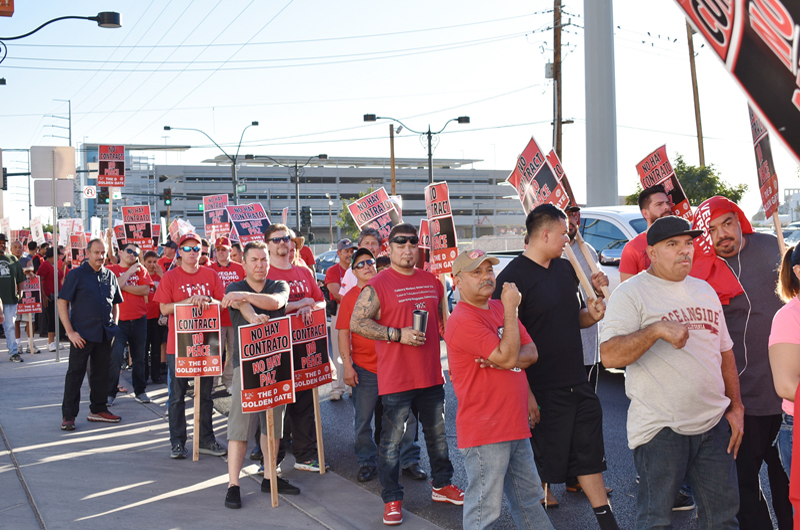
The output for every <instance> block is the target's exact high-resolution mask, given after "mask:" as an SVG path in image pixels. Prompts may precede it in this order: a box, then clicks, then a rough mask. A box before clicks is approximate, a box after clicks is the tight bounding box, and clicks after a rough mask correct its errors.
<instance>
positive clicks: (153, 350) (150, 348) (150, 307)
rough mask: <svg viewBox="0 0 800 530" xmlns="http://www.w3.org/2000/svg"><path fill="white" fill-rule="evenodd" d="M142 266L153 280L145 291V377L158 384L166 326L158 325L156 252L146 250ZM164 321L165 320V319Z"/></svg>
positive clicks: (164, 359)
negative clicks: (148, 289)
mask: <svg viewBox="0 0 800 530" xmlns="http://www.w3.org/2000/svg"><path fill="white" fill-rule="evenodd" d="M144 268H145V270H147V274H149V275H150V279H151V280H153V283H152V285H150V292H149V293H147V342H146V344H145V365H144V368H145V370H144V372H145V379H147V378H148V377H150V378H151V380H152V381H153V384H155V385H160V384H161V383H163V381H162V380H161V363H165V365H166V362H167V344H166V343H165V342H164V340H163V339H164V336H165V334H166V331H167V326H165V325H164V326H159V325H158V321H159V317H161V307H160V304H159V303H158V302H156V301H155V296H156V291H157V290H158V284H159V283H161V276H162V274H161V267H159V266H158V254H157V253H156V251H154V250H148V251H147V252H145V253H144ZM165 322H166V320H165Z"/></svg>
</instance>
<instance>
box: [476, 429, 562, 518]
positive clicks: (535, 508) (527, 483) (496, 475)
mask: <svg viewBox="0 0 800 530" xmlns="http://www.w3.org/2000/svg"><path fill="white" fill-rule="evenodd" d="M461 453H462V454H463V455H464V468H465V469H466V471H467V478H468V479H469V483H468V484H467V489H466V491H465V492H464V529H465V530H483V529H484V528H492V527H493V526H494V523H495V521H497V519H498V518H499V517H500V510H501V509H502V507H503V493H505V494H506V497H507V498H508V506H509V508H510V511H511V517H513V518H514V523H516V525H517V528H529V529H532V530H540V529H544V530H552V529H553V525H552V524H551V523H550V518H549V517H547V514H546V513H545V511H544V507H543V506H542V504H541V500H542V499H544V490H542V481H541V479H540V478H539V473H538V472H537V471H536V465H535V464H534V463H533V449H531V444H530V442H529V441H528V440H527V439H523V440H514V441H511V442H501V443H495V444H489V445H479V446H477V447H468V448H466V449H461Z"/></svg>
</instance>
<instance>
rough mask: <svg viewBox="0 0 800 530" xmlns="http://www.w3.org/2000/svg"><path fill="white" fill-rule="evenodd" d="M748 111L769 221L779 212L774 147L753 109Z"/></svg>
mask: <svg viewBox="0 0 800 530" xmlns="http://www.w3.org/2000/svg"><path fill="white" fill-rule="evenodd" d="M747 110H748V111H750V131H751V132H752V133H753V148H754V149H755V152H756V167H757V169H758V189H759V190H761V204H763V205H764V215H766V216H767V219H769V218H770V217H772V214H774V213H775V212H776V211H778V175H776V174H775V165H774V164H773V163H772V147H771V146H770V143H769V133H768V132H767V129H766V127H764V124H763V123H761V120H760V119H758V116H757V115H756V114H755V113H754V112H753V108H752V107H750V106H748V107H747Z"/></svg>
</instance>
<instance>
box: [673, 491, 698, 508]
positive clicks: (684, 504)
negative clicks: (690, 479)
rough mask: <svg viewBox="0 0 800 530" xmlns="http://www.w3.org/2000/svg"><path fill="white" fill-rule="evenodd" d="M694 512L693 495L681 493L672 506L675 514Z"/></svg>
mask: <svg viewBox="0 0 800 530" xmlns="http://www.w3.org/2000/svg"><path fill="white" fill-rule="evenodd" d="M689 510H694V499H693V498H692V496H691V495H686V494H685V493H684V492H682V491H679V492H678V495H677V496H676V497H675V504H673V505H672V511H673V512H687V511H689Z"/></svg>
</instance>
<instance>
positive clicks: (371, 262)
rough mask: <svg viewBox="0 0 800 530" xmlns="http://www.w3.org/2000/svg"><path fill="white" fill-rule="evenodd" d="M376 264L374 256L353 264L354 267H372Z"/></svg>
mask: <svg viewBox="0 0 800 530" xmlns="http://www.w3.org/2000/svg"><path fill="white" fill-rule="evenodd" d="M373 265H375V260H374V259H372V258H369V259H365V260H364V261H359V262H358V263H356V264H355V265H353V268H354V269H363V268H364V267H372V266H373Z"/></svg>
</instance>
